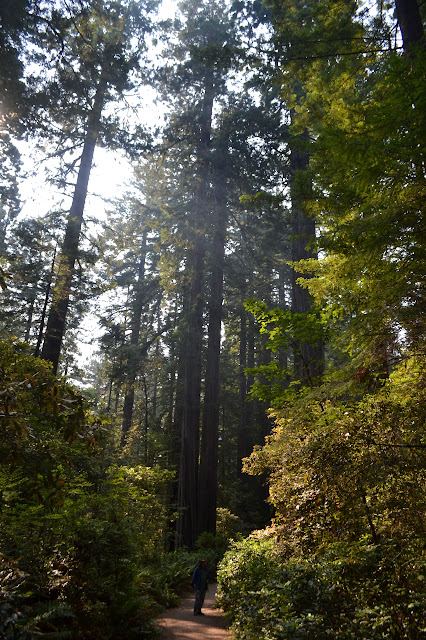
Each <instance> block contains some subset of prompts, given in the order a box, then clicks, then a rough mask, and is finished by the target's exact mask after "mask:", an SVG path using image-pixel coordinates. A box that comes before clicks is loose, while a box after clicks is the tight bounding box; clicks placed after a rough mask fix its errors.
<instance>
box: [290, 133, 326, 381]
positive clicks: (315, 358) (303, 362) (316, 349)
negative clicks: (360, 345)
mask: <svg viewBox="0 0 426 640" xmlns="http://www.w3.org/2000/svg"><path fill="white" fill-rule="evenodd" d="M307 144H308V134H307V132H305V133H304V134H303V135H301V136H298V137H297V138H296V139H295V140H294V141H293V144H292V148H291V152H290V169H291V200H292V262H293V267H292V312H293V313H306V312H307V311H309V310H310V309H311V308H312V299H311V296H310V294H309V291H308V290H307V289H305V288H303V287H301V286H300V285H299V284H298V282H297V280H298V278H300V277H301V276H302V274H301V273H299V272H298V271H297V267H295V266H294V263H297V262H298V261H299V260H304V259H306V258H313V257H316V253H315V250H314V249H313V248H312V246H313V243H314V241H315V220H314V218H313V217H311V216H309V215H307V213H306V205H305V203H306V201H307V200H308V199H309V198H310V197H311V191H312V185H311V179H310V175H309V151H308V149H307ZM303 276H304V277H305V278H306V277H308V276H307V274H303ZM323 370H324V348H323V344H322V341H318V342H317V343H312V342H311V341H309V342H308V341H301V340H295V344H294V373H295V377H296V379H297V380H300V381H301V382H302V383H308V384H313V382H314V380H315V379H316V378H318V376H320V375H321V374H322V373H323Z"/></svg>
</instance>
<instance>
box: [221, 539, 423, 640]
mask: <svg viewBox="0 0 426 640" xmlns="http://www.w3.org/2000/svg"><path fill="white" fill-rule="evenodd" d="M420 550H421V546H420V544H419V543H417V542H415V541H413V542H412V544H411V545H405V548H401V547H400V546H398V545H397V544H395V543H391V542H389V543H387V544H383V545H369V544H367V543H366V542H363V541H361V542H358V543H337V544H334V545H330V546H329V547H328V548H326V549H325V550H322V551H321V552H318V553H317V554H316V555H314V556H313V557H311V558H309V559H306V558H291V559H290V560H286V561H283V560H282V559H281V558H280V556H279V554H278V552H277V540H276V539H275V538H269V539H262V540H257V539H246V540H244V541H242V542H239V543H236V544H234V545H233V547H232V548H231V549H230V551H228V552H227V554H226V555H225V557H224V559H223V561H222V563H221V565H220V567H219V571H218V581H219V589H218V600H219V604H220V605H221V606H222V607H223V608H224V610H225V612H226V613H227V615H228V617H229V619H230V620H231V622H232V629H233V631H234V633H235V637H236V638H237V639H238V640H240V639H241V640H259V638H262V639H263V640H284V639H288V640H295V639H298V638H304V639H306V640H322V639H324V640H325V639H330V638H338V639H339V640H352V639H353V638H363V639H365V640H367V639H368V640H383V639H384V638H406V639H407V640H419V639H420V638H424V637H425V630H424V627H425V622H426V606H425V590H424V586H423V584H424V581H423V571H422V568H423V566H424V565H423V564H422V562H421V561H420V560H419V557H420ZM414 594H415V595H414Z"/></svg>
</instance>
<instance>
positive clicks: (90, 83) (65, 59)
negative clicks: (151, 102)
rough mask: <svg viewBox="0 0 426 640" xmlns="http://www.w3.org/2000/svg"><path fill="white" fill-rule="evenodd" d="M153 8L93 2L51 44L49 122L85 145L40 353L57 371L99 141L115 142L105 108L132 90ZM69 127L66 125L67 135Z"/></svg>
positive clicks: (66, 21) (65, 21)
mask: <svg viewBox="0 0 426 640" xmlns="http://www.w3.org/2000/svg"><path fill="white" fill-rule="evenodd" d="M152 6H153V5H152V4H151V3H149V2H147V3H146V4H145V5H144V6H143V7H141V6H140V4H138V5H137V6H136V5H134V4H132V3H128V4H127V5H122V4H121V3H117V2H115V1H114V0H112V1H111V2H103V1H99V2H98V1H96V2H93V3H92V5H91V6H90V7H89V8H88V9H87V10H84V9H83V10H82V11H81V12H80V13H77V14H75V13H74V14H71V15H63V16H61V18H60V21H59V26H58V30H59V32H60V35H61V41H56V42H53V43H50V42H49V44H50V55H51V57H52V59H53V60H54V61H55V62H56V76H55V77H54V80H53V81H50V82H48V83H47V86H44V87H43V91H44V93H45V94H46V99H47V100H50V101H52V103H53V104H54V107H55V108H54V109H53V110H52V109H50V110H49V118H51V119H52V120H53V119H57V120H58V122H59V125H60V126H61V124H62V123H63V122H66V115H68V116H69V118H70V122H71V123H72V125H71V130H70V131H69V135H70V136H71V134H72V132H73V134H74V135H77V137H78V139H80V140H81V141H82V142H83V148H82V152H81V156H80V158H79V171H78V176H77V180H76V183H75V188H74V194H73V197H72V204H71V208H70V211H69V215H68V220H67V227H66V231H65V237H64V240H63V244H62V248H61V252H60V257H59V260H58V268H57V275H56V281H55V286H54V289H53V295H52V304H51V307H50V311H49V317H48V321H47V327H46V335H45V340H44V345H43V350H42V357H43V358H44V359H46V360H49V361H51V362H52V364H53V368H54V371H56V369H57V367H58V362H59V356H60V351H61V343H62V339H63V336H64V331H65V323H66V316H67V309H68V304H69V298H70V292H71V286H72V280H73V275H74V265H75V262H76V259H77V256H78V250H79V239H80V231H81V227H82V223H83V212H84V205H85V200H86V195H87V188H88V182H89V177H90V171H91V167H92V161H93V153H94V150H95V145H96V143H97V141H98V139H99V138H101V139H102V138H103V139H104V140H108V139H109V138H110V137H111V132H109V133H108V124H109V123H108V119H104V120H103V119H102V113H103V110H104V107H105V105H106V104H108V103H110V102H111V101H113V100H114V99H117V98H120V95H121V93H122V92H123V91H125V90H126V89H127V88H129V86H130V83H131V80H130V76H131V71H132V70H133V69H135V67H136V66H137V65H138V63H139V56H140V54H141V48H142V49H143V47H144V36H145V34H146V32H147V31H148V30H149V28H150V26H149V18H148V13H149V11H150V10H151V9H152ZM130 36H132V38H131V37H130ZM61 42H62V43H63V46H62V45H61ZM135 42H137V43H138V44H137V46H138V49H137V50H135V49H134V43H135ZM61 47H62V48H61ZM71 96H73V99H71ZM76 98H77V99H76ZM110 124H114V123H110ZM68 127H69V125H68V123H67V124H66V126H65V127H64V129H65V131H67V130H68ZM70 143H71V145H74V144H75V142H74V140H73V139H72V138H71V139H69V140H68V141H67V144H70Z"/></svg>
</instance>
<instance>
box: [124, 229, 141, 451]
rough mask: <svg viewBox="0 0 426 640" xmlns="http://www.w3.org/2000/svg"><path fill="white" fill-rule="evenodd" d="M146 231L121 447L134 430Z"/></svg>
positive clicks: (132, 337)
mask: <svg viewBox="0 0 426 640" xmlns="http://www.w3.org/2000/svg"><path fill="white" fill-rule="evenodd" d="M146 236H147V231H146V229H145V230H144V231H143V235H142V242H141V247H140V257H139V266H138V277H137V281H136V283H135V290H134V300H133V310H132V319H131V327H132V330H131V334H130V350H129V355H128V359H127V371H126V383H125V389H126V390H125V395H124V404H123V423H122V429H121V446H124V445H125V444H126V440H127V436H128V434H129V431H130V429H131V428H132V419H133V405H134V402H135V382H136V377H137V373H138V368H139V365H140V353H139V350H138V346H139V335H140V331H141V319H142V309H143V304H144V296H143V288H144V284H145V262H146Z"/></svg>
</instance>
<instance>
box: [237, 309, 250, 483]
mask: <svg viewBox="0 0 426 640" xmlns="http://www.w3.org/2000/svg"><path fill="white" fill-rule="evenodd" d="M239 359H240V362H239V414H238V434H237V465H238V468H237V473H238V475H241V460H242V459H243V458H245V457H246V456H248V454H249V448H248V437H247V376H246V374H245V369H246V367H247V311H246V310H245V309H244V307H243V306H241V313H240V355H239Z"/></svg>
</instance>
